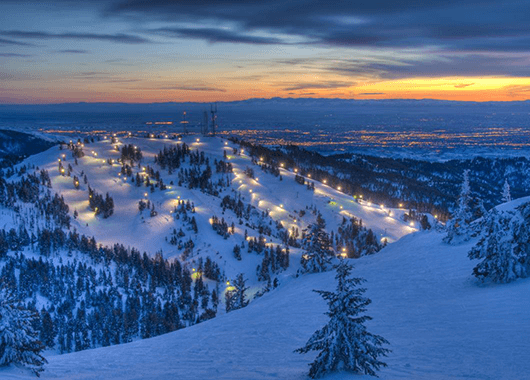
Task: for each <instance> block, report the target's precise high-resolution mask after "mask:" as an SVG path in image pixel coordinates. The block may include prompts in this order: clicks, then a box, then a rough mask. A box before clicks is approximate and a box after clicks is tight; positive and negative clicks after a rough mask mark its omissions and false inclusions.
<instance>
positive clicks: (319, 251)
mask: <svg viewBox="0 0 530 380" xmlns="http://www.w3.org/2000/svg"><path fill="white" fill-rule="evenodd" d="M325 226H326V223H325V221H324V219H322V216H321V215H320V214H318V215H317V220H316V223H314V224H312V225H310V226H308V228H307V231H306V234H305V237H304V240H303V243H302V246H303V248H304V250H305V253H304V254H303V255H302V258H301V259H300V264H301V265H302V268H301V272H302V273H317V272H325V271H327V270H328V269H329V266H330V263H331V259H332V257H333V256H334V251H333V246H332V242H331V239H330V237H329V235H328V233H327V232H326V231H325V229H324V227H325Z"/></svg>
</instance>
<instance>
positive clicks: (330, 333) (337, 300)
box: [295, 261, 390, 378]
mask: <svg viewBox="0 0 530 380" xmlns="http://www.w3.org/2000/svg"><path fill="white" fill-rule="evenodd" d="M335 268H336V269H337V275H336V276H335V278H336V279H337V290H336V292H329V291H323V290H314V292H316V293H318V294H320V295H321V296H322V298H324V299H325V300H326V302H327V303H328V307H329V311H328V312H327V313H326V315H328V316H329V318H330V319H329V322H328V324H327V325H326V326H324V327H323V328H322V329H320V330H317V331H316V332H315V333H314V334H313V335H312V336H311V338H309V340H308V341H307V343H306V345H305V346H304V347H302V348H299V349H297V350H295V352H298V353H301V354H305V353H307V352H309V351H320V352H319V354H318V356H317V358H316V359H315V361H314V362H313V363H311V364H310V370H309V376H310V377H312V378H317V377H320V376H322V375H324V374H326V373H329V372H335V371H353V372H357V373H364V374H367V375H371V376H376V371H378V370H379V368H380V367H386V363H383V362H382V361H380V360H379V359H378V358H379V357H380V356H386V355H387V354H388V353H389V352H390V350H389V349H387V348H384V347H383V345H385V344H388V341H387V340H386V339H384V338H383V337H381V336H379V335H374V334H372V333H370V332H368V331H367V330H366V326H365V325H364V323H365V322H366V321H368V320H371V319H372V318H371V317H369V316H367V315H363V313H364V312H365V311H366V307H367V306H368V305H369V304H370V303H371V300H370V299H368V298H366V297H363V293H364V292H365V291H366V289H364V288H360V287H358V286H359V285H360V284H361V283H363V282H364V281H365V280H364V279H362V278H350V274H351V271H352V269H353V267H352V266H351V265H350V264H348V263H347V262H346V261H342V262H341V263H340V264H339V265H337V266H336V267H335Z"/></svg>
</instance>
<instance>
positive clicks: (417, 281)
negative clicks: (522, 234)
mask: <svg viewBox="0 0 530 380" xmlns="http://www.w3.org/2000/svg"><path fill="white" fill-rule="evenodd" d="M442 237H443V235H441V234H440V233H437V232H421V233H416V234H413V235H409V236H406V237H404V238H402V239H401V240H399V241H397V242H395V243H393V244H390V245H388V246H387V247H386V248H384V249H383V250H382V251H380V252H379V253H378V254H376V255H373V256H367V257H362V258H360V259H358V260H353V263H354V264H355V267H356V269H355V271H354V274H355V275H356V276H359V277H364V278H366V279H367V280H368V281H367V283H366V284H365V286H366V288H367V289H368V291H367V293H366V295H367V296H368V297H370V298H371V299H372V301H373V303H372V304H371V305H370V306H369V309H368V313H367V314H368V315H370V316H372V317H373V318H374V319H373V320H372V321H370V322H368V329H369V331H371V332H373V333H376V334H380V335H382V336H383V337H385V338H386V339H388V340H389V341H390V343H391V346H390V348H391V349H392V350H393V351H392V353H391V354H390V355H389V356H388V357H387V358H385V360H384V361H386V363H387V364H388V367H387V368H384V369H383V370H382V371H381V372H380V378H381V379H388V380H390V379H396V380H397V379H418V380H419V379H436V380H437V379H439V380H442V379H481V380H485V379H491V380H499V379H506V380H513V379H530V361H529V360H528V352H530V339H529V338H530V318H529V315H530V280H529V279H527V280H518V281H515V282H514V283H511V284H506V285H481V284H480V283H479V282H477V280H475V279H474V278H473V277H472V276H471V270H472V267H473V266H474V263H473V262H471V261H470V260H469V259H468V258H467V252H468V250H469V249H470V247H471V246H472V245H473V243H474V241H471V242H469V243H467V244H464V245H460V246H456V247H455V246H449V245H446V244H444V243H443V242H442ZM333 288H334V273H333V272H328V273H323V274H315V275H305V276H302V277H299V278H296V279H295V278H291V279H290V280H289V281H284V282H283V283H282V284H281V285H280V287H279V288H278V289H276V290H274V291H271V292H270V293H268V294H266V295H265V296H263V297H262V298H260V299H257V300H256V301H254V302H252V303H251V304H250V305H249V306H248V307H247V308H244V309H241V310H237V311H234V312H232V313H228V314H224V315H222V316H219V317H217V318H215V319H213V320H210V321H207V322H204V323H201V324H198V325H195V326H192V327H190V328H186V329H183V330H179V331H176V332H173V333H170V334H166V335H162V336H159V337H156V338H152V339H147V340H141V341H136V342H133V343H130V344H125V345H120V346H112V347H106V348H99V349H94V350H88V351H83V352H78V353H73V354H66V355H61V356H51V357H48V360H49V364H48V365H47V366H46V370H45V372H44V373H43V374H42V378H43V379H57V380H63V379H64V380H66V379H83V380H89V379H90V380H92V379H93V380H96V379H110V378H112V379H114V380H121V379H123V380H126V379H127V380H131V379H138V380H140V379H145V380H151V379H152V380H155V379H156V380H160V379H179V380H186V379H227V380H228V379H249V380H250V379H255V380H265V379H306V374H307V371H308V364H309V363H310V362H311V361H312V360H313V358H314V357H315V354H314V353H313V354H307V355H299V354H294V353H293V350H294V349H296V348H298V347H301V346H302V345H303V344H304V343H305V342H306V340H307V339H308V338H309V336H310V335H311V334H312V333H313V332H314V331H315V330H316V329H318V328H320V327H322V326H323V324H324V323H325V322H326V316H325V315H323V313H324V312H325V311H326V305H325V303H324V302H323V300H322V299H320V297H319V296H318V295H317V294H316V293H314V292H312V291H311V290H312V289H333ZM0 378H2V379H6V380H8V379H9V380H11V379H17V380H19V379H29V378H32V375H30V374H29V373H28V372H27V371H26V370H23V369H18V368H9V369H3V370H1V371H0ZM326 378H328V379H360V378H368V377H362V376H359V375H354V374H350V373H339V374H334V375H330V376H328V377H326Z"/></svg>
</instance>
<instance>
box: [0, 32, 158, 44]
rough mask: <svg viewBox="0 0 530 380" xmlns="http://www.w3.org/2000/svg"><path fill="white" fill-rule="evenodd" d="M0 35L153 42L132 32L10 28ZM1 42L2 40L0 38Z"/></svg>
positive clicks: (34, 38)
mask: <svg viewBox="0 0 530 380" xmlns="http://www.w3.org/2000/svg"><path fill="white" fill-rule="evenodd" d="M0 35H3V36H7V37H11V38H22V39H33V40H38V39H66V40H86V41H106V42H115V43H123V44H145V43H149V42H151V41H150V40H148V39H146V38H144V37H139V36H135V35H131V34H124V33H116V34H97V33H74V32H69V33H48V32H40V31H31V32H28V31H21V30H10V31H0ZM0 43H1V40H0Z"/></svg>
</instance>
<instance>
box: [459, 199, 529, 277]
mask: <svg viewBox="0 0 530 380" xmlns="http://www.w3.org/2000/svg"><path fill="white" fill-rule="evenodd" d="M517 211H518V212H516V213H513V212H499V211H497V210H496V209H492V210H491V211H490V212H489V213H488V215H487V216H486V218H485V221H484V225H483V229H482V237H481V239H480V240H479V242H478V243H477V244H476V245H475V246H474V247H473V248H472V249H471V251H469V253H468V257H469V258H470V259H478V260H481V262H480V263H478V264H477V265H476V266H475V268H473V274H474V275H475V276H476V277H478V278H480V279H482V280H483V281H484V280H486V279H488V280H491V281H493V282H497V283H508V282H512V281H514V280H516V279H517V278H524V277H528V276H529V275H530V240H529V239H530V236H529V235H530V234H529V232H528V231H529V227H530V203H527V204H524V205H522V206H520V207H519V208H518V209H517Z"/></svg>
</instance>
